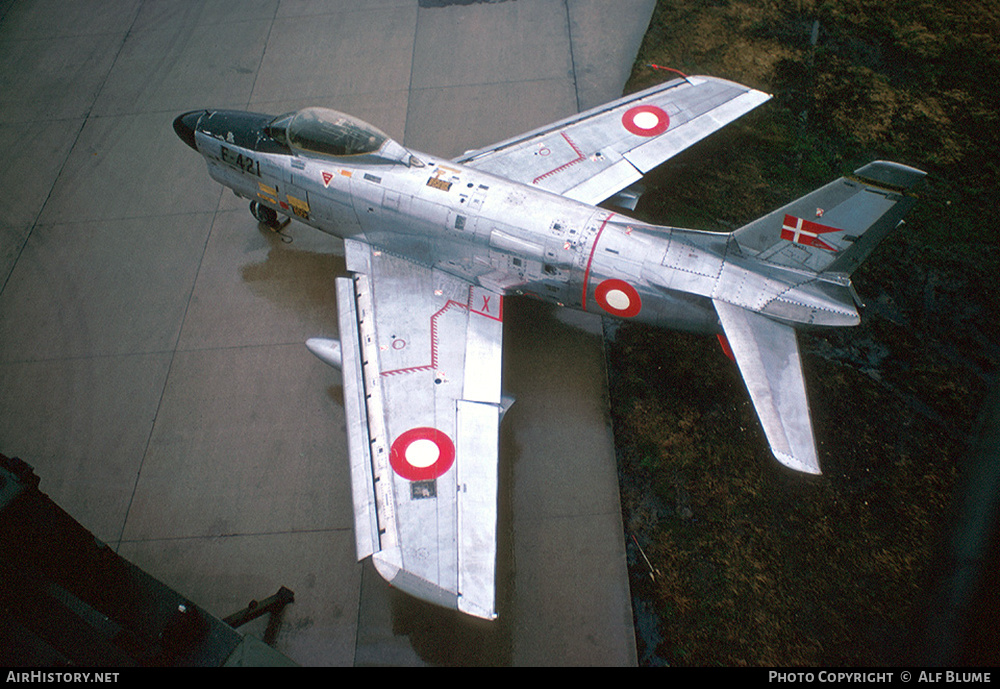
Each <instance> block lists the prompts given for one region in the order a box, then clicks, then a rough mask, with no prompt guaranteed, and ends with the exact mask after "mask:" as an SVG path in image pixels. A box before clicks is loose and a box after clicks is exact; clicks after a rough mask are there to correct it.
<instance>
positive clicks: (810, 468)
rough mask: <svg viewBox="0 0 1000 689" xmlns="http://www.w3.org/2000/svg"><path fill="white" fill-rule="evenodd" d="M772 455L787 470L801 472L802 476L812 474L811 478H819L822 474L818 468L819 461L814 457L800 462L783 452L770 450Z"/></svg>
mask: <svg viewBox="0 0 1000 689" xmlns="http://www.w3.org/2000/svg"><path fill="white" fill-rule="evenodd" d="M771 452H773V453H774V456H775V458H776V459H777V460H778V461H779V462H781V463H782V464H784V465H785V466H786V467H788V468H789V469H793V470H795V471H798V472H801V473H803V474H812V475H813V476H821V475H822V474H823V472H822V471H821V470H820V468H819V461H818V460H817V459H816V457H815V456H813V457H809V458H807V459H806V460H801V459H798V458H796V457H793V456H792V455H790V454H787V453H785V452H779V451H777V450H775V449H773V448H772V449H771Z"/></svg>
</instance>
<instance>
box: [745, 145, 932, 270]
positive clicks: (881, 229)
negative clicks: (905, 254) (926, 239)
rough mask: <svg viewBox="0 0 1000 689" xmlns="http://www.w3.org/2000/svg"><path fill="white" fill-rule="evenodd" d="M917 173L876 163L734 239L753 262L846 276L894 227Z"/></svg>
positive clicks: (920, 175)
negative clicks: (751, 257) (754, 260)
mask: <svg viewBox="0 0 1000 689" xmlns="http://www.w3.org/2000/svg"><path fill="white" fill-rule="evenodd" d="M924 174H925V173H923V172H922V171H920V170H917V169H915V168H912V167H907V166H905V165H900V164H899V163H891V162H886V161H882V160H879V161H875V162H872V163H868V164H867V165H865V166H864V167H861V168H859V169H858V170H855V172H854V174H853V175H852V176H850V177H841V178H840V179H838V180H836V181H834V182H830V183H829V184H827V185H826V186H824V187H821V188H819V189H817V190H816V191H813V192H811V193H809V194H807V195H805V196H803V197H802V198H800V199H797V200H795V201H792V202H791V203H790V204H788V205H786V206H783V207H782V208H779V209H778V210H776V211H773V212H771V213H768V214H767V215H765V216H763V217H762V218H759V219H757V220H754V221H753V222H752V223H750V224H748V225H746V226H744V227H741V228H740V229H738V230H736V231H735V232H734V233H733V237H734V238H735V239H736V241H737V243H738V244H739V246H740V248H741V249H742V250H743V251H744V252H746V253H748V254H750V255H752V256H755V257H756V258H758V259H760V260H762V261H767V262H768V263H773V264H775V265H781V266H787V267H789V268H796V269H800V270H808V271H813V272H816V273H822V272H827V271H829V272H832V273H843V274H845V275H850V274H851V273H852V272H854V269H855V268H857V267H858V266H859V265H860V264H861V262H862V261H864V260H865V259H866V258H867V257H868V255H869V254H870V253H871V252H872V251H873V250H874V249H875V247H876V246H878V245H879V243H880V242H881V241H882V240H883V239H885V238H886V237H887V236H888V235H889V233H890V232H892V230H894V229H895V228H896V227H898V226H899V224H900V222H901V221H902V219H903V216H904V215H906V213H907V212H908V211H909V210H910V208H911V207H912V206H913V204H914V203H915V202H916V199H915V198H914V197H913V196H912V195H911V194H910V193H909V189H911V188H912V187H913V186H914V185H915V184H917V182H919V181H920V180H921V179H923V177H924Z"/></svg>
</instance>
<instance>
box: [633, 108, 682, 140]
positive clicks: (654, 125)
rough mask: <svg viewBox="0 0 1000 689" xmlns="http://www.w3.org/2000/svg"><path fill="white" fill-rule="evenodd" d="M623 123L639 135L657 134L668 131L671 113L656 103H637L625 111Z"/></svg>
mask: <svg viewBox="0 0 1000 689" xmlns="http://www.w3.org/2000/svg"><path fill="white" fill-rule="evenodd" d="M622 124H623V125H625V129H627V130H629V131H630V132H632V133H633V134H637V135H638V136H656V135H657V134H662V133H663V132H665V131H667V128H668V127H669V126H670V115H668V114H667V112H666V111H665V110H663V109H662V108H658V107H656V106H655V105H637V106H635V107H634V108H629V109H628V110H626V111H625V114H624V115H622Z"/></svg>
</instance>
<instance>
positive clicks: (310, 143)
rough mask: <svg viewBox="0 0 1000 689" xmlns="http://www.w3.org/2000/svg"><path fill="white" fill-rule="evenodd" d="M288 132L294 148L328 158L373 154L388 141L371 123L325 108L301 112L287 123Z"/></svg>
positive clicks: (306, 109)
mask: <svg viewBox="0 0 1000 689" xmlns="http://www.w3.org/2000/svg"><path fill="white" fill-rule="evenodd" d="M284 117H285V116H282V118H279V119H284ZM275 123H277V120H276V121H275ZM287 132H288V143H289V145H290V146H292V147H293V148H299V149H301V150H303V151H309V152H311V153H319V154H322V155H329V156H353V155H363V154H366V153H374V152H376V151H378V150H379V148H381V147H382V144H383V143H385V141H386V139H388V138H389V137H388V136H386V135H385V134H384V133H382V132H380V131H379V130H378V129H376V128H375V127H373V126H371V125H370V124H366V123H365V122H362V121H361V120H357V119H355V118H353V117H351V116H350V115H345V114H344V113H341V112H337V111H336V110H327V109H326V108H305V109H304V110H299V111H298V112H297V113H295V114H294V115H293V116H292V117H291V119H290V120H289V121H288V129H287Z"/></svg>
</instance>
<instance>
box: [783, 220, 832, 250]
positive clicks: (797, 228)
mask: <svg viewBox="0 0 1000 689" xmlns="http://www.w3.org/2000/svg"><path fill="white" fill-rule="evenodd" d="M840 231H841V230H839V229H837V228H836V227H827V226H826V225H820V224H819V223H818V222H812V221H809V220H803V219H802V218H796V217H795V216H794V215H786V216H785V224H784V225H782V226H781V238H782V239H787V240H788V241H790V242H794V243H796V244H804V245H805V246H814V247H816V248H817V249H826V250H827V251H834V252H836V251H837V249H836V247H832V246H830V245H829V244H827V243H826V242H824V241H823V240H822V239H820V238H819V236H820V235H821V234H825V233H827V232H840Z"/></svg>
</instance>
